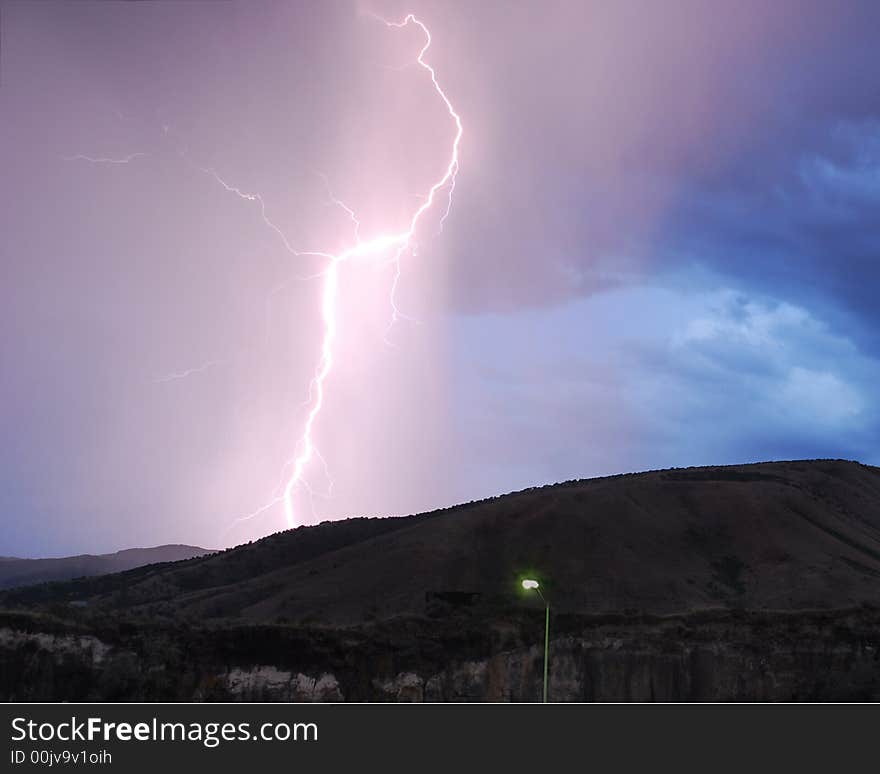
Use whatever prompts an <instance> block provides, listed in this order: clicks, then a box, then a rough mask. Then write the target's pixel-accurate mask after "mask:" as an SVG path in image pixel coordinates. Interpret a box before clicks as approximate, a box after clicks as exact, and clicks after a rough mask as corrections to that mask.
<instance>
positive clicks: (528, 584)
mask: <svg viewBox="0 0 880 774" xmlns="http://www.w3.org/2000/svg"><path fill="white" fill-rule="evenodd" d="M522 587H523V588H524V589H525V590H526V591H531V590H533V589H534V590H535V591H537V592H538V596H539V597H541V601H542V602H543V603H544V703H545V704H546V703H547V663H548V662H547V658H548V655H549V649H550V603H549V602H548V601H547V600H546V599H545V598H544V595H543V594H542V593H541V584H540V583H538V581H536V580H533V579H531V578H525V579H524V580H523V582H522Z"/></svg>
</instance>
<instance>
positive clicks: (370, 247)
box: [203, 14, 464, 527]
mask: <svg viewBox="0 0 880 774" xmlns="http://www.w3.org/2000/svg"><path fill="white" fill-rule="evenodd" d="M379 21H381V22H382V23H384V24H385V25H386V27H389V28H396V29H402V28H404V27H408V26H410V25H413V26H415V27H418V28H419V30H421V32H422V34H423V35H424V39H425V42H424V45H423V46H422V48H421V50H420V51H419V55H418V57H417V58H416V63H417V64H418V65H419V66H420V67H421V68H422V69H423V70H425V71H426V72H427V73H428V75H429V77H430V79H431V84H432V86H433V88H434V91H435V92H436V94H437V96H439V97H440V99H441V100H442V101H443V104H444V105H445V107H446V110H447V112H448V114H449V117H450V118H451V119H452V121H453V123H454V126H455V135H454V138H453V140H452V145H451V148H450V152H449V159H448V161H447V163H446V166H445V168H444V170H443V174H442V176H441V177H440V178H439V179H438V180H437V181H436V182H435V183H434V184H433V185H432V186H431V187H430V188H429V189H428V191H427V193H426V194H424V195H423V196H422V197H420V198H421V204H420V205H419V206H418V208H417V209H416V210H415V211H414V212H413V214H412V217H411V218H410V220H409V225H408V227H407V228H406V230H404V231H399V232H390V233H384V234H380V235H378V236H376V237H374V238H372V239H369V240H367V241H364V240H362V239H361V236H360V221H359V220H358V218H357V215H356V213H355V212H354V210H352V209H351V208H350V207H348V206H347V205H345V204H344V203H343V202H342V201H340V200H339V199H337V198H336V197H335V196H333V194H332V192H330V191H329V186H328V193H329V194H330V198H331V200H332V202H333V203H334V204H335V205H337V206H339V207H340V208H341V209H342V210H343V211H344V212H345V213H346V214H347V215H348V217H349V218H350V219H351V221H352V223H353V225H354V239H355V242H354V244H353V245H352V246H350V247H348V248H346V249H345V250H343V251H342V252H338V253H328V252H320V251H312V252H308V253H302V252H299V251H297V250H295V249H294V248H293V247H291V245H290V244H289V242H288V240H287V238H286V237H285V236H284V234H283V233H282V232H281V230H280V229H279V228H278V227H277V226H276V225H275V224H274V223H272V222H271V221H270V220H269V219H268V217H267V215H266V207H265V203H264V201H263V199H262V198H261V197H260V196H259V195H258V194H247V193H244V192H242V191H241V190H239V189H237V188H235V187H234V186H231V185H229V184H228V183H226V182H225V181H223V180H222V179H221V178H220V177H219V175H217V173H216V172H215V171H214V170H203V171H205V172H208V173H209V174H212V175H213V176H214V177H215V179H216V180H217V181H218V182H219V183H220V184H221V185H223V187H224V188H226V190H227V191H229V192H230V193H234V194H236V195H237V196H239V197H240V198H243V199H247V200H250V201H255V202H257V203H258V204H259V205H260V208H261V212H262V217H263V220H264V222H265V223H266V225H267V226H269V227H270V228H272V230H274V231H275V232H276V233H277V234H278V235H279V236H280V237H281V239H282V240H283V242H284V246H285V247H286V248H287V249H288V251H289V252H291V253H293V254H294V255H313V256H321V257H323V258H325V259H326V260H327V266H326V268H325V270H324V272H323V275H322V276H323V286H322V290H321V322H322V326H323V334H322V337H321V348H320V352H321V354H320V358H319V360H318V365H317V367H316V369H315V372H314V375H313V376H312V380H311V384H310V388H309V402H308V405H309V410H308V413H307V415H306V419H305V423H304V426H303V428H302V431H301V434H300V436H299V439H298V441H297V443H296V449H295V452H294V455H293V456H292V457H291V458H290V459H288V460H287V461H286V462H285V463H284V466H283V467H282V474H284V473H285V472H286V471H289V474H288V475H287V479H286V481H284V482H283V486H282V487H279V488H280V490H281V491H280V492H278V493H277V494H275V495H274V496H273V497H272V498H271V499H270V500H269V502H267V503H266V504H264V505H263V506H261V507H260V508H258V509H257V510H255V511H254V512H252V513H250V514H248V515H246V516H243V517H241V518H240V519H237V520H236V522H235V523H239V522H242V521H247V520H250V519H253V518H256V517H257V516H259V515H261V514H263V513H265V512H267V511H268V510H270V509H271V508H273V507H275V506H277V505H279V504H281V505H283V507H284V516H285V519H286V521H287V525H288V527H295V526H296V524H297V519H296V514H295V511H294V504H293V496H294V492H295V491H296V490H297V488H298V487H300V486H305V487H306V488H307V489H309V487H308V484H307V482H306V481H305V479H304V476H305V472H306V468H307V467H308V465H309V463H310V462H311V461H312V459H313V458H314V457H319V458H320V459H321V460H322V461H323V458H321V457H320V454H319V453H318V451H317V448H316V447H315V443H314V440H313V431H314V428H315V424H316V422H317V421H318V417H319V416H320V414H321V411H322V409H323V408H324V403H325V400H326V381H327V377H328V376H329V375H330V372H331V370H332V369H333V365H334V345H335V343H336V336H337V315H336V308H337V300H338V289H339V272H340V269H341V268H342V266H343V265H344V264H345V263H346V262H347V261H350V260H352V259H355V258H376V257H382V256H386V255H388V254H392V255H393V258H392V260H393V262H394V264H395V274H394V280H393V282H392V286H391V295H390V301H391V308H392V318H391V325H393V324H394V323H395V322H396V321H397V320H398V319H401V318H405V317H406V316H405V315H403V314H402V313H401V312H400V310H399V308H398V306H397V302H396V294H397V288H398V285H399V283H400V273H401V260H402V258H403V256H404V255H405V254H406V253H407V252H410V253H414V252H415V247H416V236H417V231H418V228H419V224H420V222H421V220H422V218H423V216H424V215H425V213H427V212H428V211H429V210H430V209H431V208H432V207H433V206H434V202H435V200H436V199H437V198H438V196H439V195H440V192H441V191H443V190H444V189H446V190H447V191H448V193H447V202H446V207H445V209H444V211H443V213H442V215H441V217H440V228H441V229H442V227H443V223H444V221H445V220H446V217H447V216H448V215H449V211H450V208H451V206H452V194H453V191H454V190H455V181H456V176H457V174H458V169H459V147H460V145H461V138H462V135H463V133H464V129H463V126H462V122H461V117H460V116H459V114H458V113H457V112H456V110H455V108H454V107H453V105H452V102H451V101H450V99H449V97H448V96H447V94H446V92H445V91H444V90H443V88H442V87H441V85H440V83H439V81H438V80H437V74H436V72H435V70H434V68H433V67H432V66H431V65H430V64H429V63H428V62H427V61H425V54H426V53H427V52H428V49H429V48H430V47H431V43H432V39H431V33H430V31H429V30H428V28H427V26H426V25H425V24H424V23H423V22H421V21H420V20H419V19H418V18H416V16H415V15H414V14H408V15H407V16H406V17H405V18H404V19H403V21H400V22H393V21H387V20H385V19H379ZM325 182H326V181H325ZM386 340H387V333H386ZM325 471H326V464H325ZM309 491H310V489H309ZM276 492H277V490H276Z"/></svg>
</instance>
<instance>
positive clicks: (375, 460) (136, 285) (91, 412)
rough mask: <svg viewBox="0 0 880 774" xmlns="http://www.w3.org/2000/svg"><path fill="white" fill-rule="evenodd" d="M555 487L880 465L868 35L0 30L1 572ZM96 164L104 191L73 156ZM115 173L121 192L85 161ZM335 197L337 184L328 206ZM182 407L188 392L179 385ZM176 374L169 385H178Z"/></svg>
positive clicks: (576, 18) (502, 11)
mask: <svg viewBox="0 0 880 774" xmlns="http://www.w3.org/2000/svg"><path fill="white" fill-rule="evenodd" d="M371 12H372V13H376V14H379V15H381V16H383V17H385V18H390V19H401V18H402V17H403V16H404V15H405V14H406V13H408V12H413V13H415V14H417V15H418V16H419V17H420V18H421V19H422V20H423V21H424V22H425V23H426V24H427V25H428V26H429V27H430V29H431V33H432V35H433V45H432V47H431V49H430V51H429V53H428V55H427V59H428V60H429V62H430V63H431V64H432V65H433V66H434V67H435V68H436V71H437V75H438V78H439V79H440V81H441V83H442V85H443V87H444V88H445V90H446V91H447V93H448V94H449V96H450V98H451V99H452V101H453V103H454V105H455V107H456V109H457V111H458V112H459V114H460V115H461V117H462V120H463V122H464V131H465V133H464V137H463V141H462V148H461V171H460V173H459V177H458V181H457V187H456V190H455V195H454V201H453V206H452V210H451V212H450V215H449V218H448V220H447V221H446V222H445V224H444V228H443V230H442V233H439V229H438V228H436V226H437V222H436V220H432V221H430V222H429V223H428V224H427V225H426V227H425V228H424V229H422V233H421V234H420V239H419V244H418V249H417V251H416V254H415V255H408V256H406V257H405V259H404V262H403V267H402V271H403V273H402V278H401V284H400V292H399V295H398V303H399V306H400V308H401V311H403V312H404V313H406V314H407V315H409V316H411V317H412V318H415V321H412V320H409V319H404V320H401V321H399V322H398V323H397V324H396V325H395V326H394V327H393V328H392V330H391V331H390V333H388V336H387V338H388V342H386V341H385V340H384V339H385V335H386V327H387V324H388V321H389V318H390V314H391V307H390V303H389V288H390V283H391V280H392V278H393V266H392V265H390V264H389V263H388V261H385V260H378V261H360V262H353V263H351V264H348V265H346V266H345V267H344V271H343V272H342V274H341V275H340V291H339V306H338V309H339V315H338V322H339V339H338V342H337V359H336V362H335V364H334V369H333V371H332V373H331V374H330V376H329V377H328V380H327V402H326V405H325V408H324V410H323V412H322V414H321V415H320V417H319V420H318V423H317V424H316V427H315V440H316V443H317V446H318V448H319V449H320V451H321V453H322V455H323V458H324V459H325V460H326V465H327V471H328V472H329V473H330V475H331V476H332V488H331V486H330V481H329V480H328V476H327V474H326V472H325V470H324V466H323V465H322V464H321V463H320V462H315V463H313V464H312V465H310V466H309V469H308V473H307V480H308V482H309V485H310V487H311V489H312V491H313V495H312V496H311V497H309V496H308V493H307V491H306V490H305V489H302V490H301V491H300V492H299V493H298V499H297V509H298V514H299V516H300V517H301V519H302V521H304V522H306V523H311V522H313V521H318V520H322V519H325V518H341V517H345V516H352V515H388V514H401V513H410V512H416V511H420V510H425V509H429V508H432V507H437V506H444V505H449V504H452V503H454V502H459V501H463V500H470V499H475V498H479V497H484V496H489V495H493V494H498V493H501V492H505V491H510V490H514V489H520V488H523V487H526V486H530V485H532V484H543V483H548V482H554V481H560V480H565V479H569V478H579V477H587V476H592V475H601V474H606V473H614V472H623V471H632V470H641V469H648V468H658V467H670V466H678V465H701V464H716V463H732V462H743V461H755V460H763V459H780V458H785V459H789V458H797V457H846V458H854V459H859V460H862V461H864V462H868V463H872V464H880V452H878V450H877V449H878V440H880V414H878V409H880V399H878V397H877V390H876V385H877V384H878V382H880V336H878V333H880V325H878V323H880V311H878V310H880V306H878V304H877V302H876V298H877V289H878V281H880V268H878V261H877V259H878V256H880V233H878V230H877V225H876V224H877V223H878V222H880V218H878V216H880V67H878V66H877V65H878V63H877V54H876V31H877V29H880V6H877V4H876V3H873V2H865V3H857V2H850V3H846V2H844V3H839V4H835V7H834V9H833V13H832V9H831V8H830V6H829V4H828V3H825V2H812V3H811V2H805V1H801V2H775V3H767V2H764V1H763V0H762V2H756V1H754V2H753V1H751V0H747V1H745V2H744V1H742V0H741V1H740V2H735V3H734V2H730V3H724V2H702V3H696V2H669V3H652V2H647V1H645V2H639V3H628V2H619V3H607V2H595V3H590V2H571V3H562V2H559V3H554V2H546V1H544V0H542V1H541V2H531V3H530V2H515V3H514V2H470V3H463V2H418V1H417V2H413V3H410V4H404V3H398V2H389V3H384V2H379V1H378V0H377V1H376V2H373V3H365V2H364V3H354V2H321V3H318V2H309V3H295V2H246V3H245V2H241V3H236V2H191V3H187V2H141V3H123V2H94V3H92V2H76V3H70V2H67V3H52V2H40V3H33V2H13V1H5V2H4V1H2V0H0V23H2V31H0V34H2V41H0V234H2V240H0V256H2V264H0V265H2V276H3V282H2V286H0V287H2V299H0V300H2V304H0V439H2V441H0V513H2V518H0V555H23V556H28V555H29V556H40V555H53V554H65V553H74V552H81V551H93V552H94V551H107V550H116V549H119V548H123V547H128V546H133V545H155V544H159V543H169V542H187V543H195V544H200V545H204V546H209V547H220V546H224V545H230V544H234V543H239V542H242V541H246V540H249V539H253V538H256V537H259V536H262V535H264V534H267V533H269V532H273V531H276V530H278V529H282V528H284V527H285V522H284V518H283V514H282V512H281V509H279V508H274V509H271V510H269V511H267V512H266V513H265V514H263V515H261V516H260V517H258V518H255V519H252V520H250V521H247V522H245V523H240V524H235V520H236V519H237V518H239V517H241V516H243V515H246V514H248V513H250V512H252V511H253V510H254V509H257V508H259V507H260V506H261V505H263V504H264V503H265V502H267V501H268V500H269V499H270V498H271V495H272V492H273V490H274V489H275V487H276V485H277V483H278V481H279V477H280V474H281V470H280V468H281V465H282V463H283V462H284V461H285V460H286V459H287V458H289V456H290V455H291V453H292V451H293V448H294V446H295V444H296V440H297V438H298V437H299V435H300V433H301V431H302V425H303V421H304V419H305V412H306V411H307V405H306V402H307V401H308V398H309V393H308V385H309V380H310V378H311V375H312V373H313V371H314V368H315V365H316V362H317V359H318V356H319V347H320V341H321V339H320V337H321V316H320V300H321V280H320V278H319V279H302V278H303V277H308V276H309V275H313V274H314V273H316V272H319V271H321V269H322V268H323V262H322V261H321V260H317V259H314V258H305V257H300V258H297V257H294V256H292V255H290V254H289V253H288V252H287V251H286V250H285V247H284V244H283V242H282V240H281V238H280V237H279V236H278V234H277V233H275V232H274V231H272V230H271V229H270V228H268V227H267V225H266V224H265V223H264V221H263V219H262V218H261V210H260V205H259V203H258V202H253V201H248V200H244V199H242V198H240V197H238V196H236V195H235V194H234V193H230V192H228V191H226V190H225V189H224V188H223V186H221V185H220V184H219V183H218V181H217V180H216V179H215V178H214V177H213V176H212V175H211V174H209V173H207V172H205V171H204V170H205V169H208V168H210V169H213V170H215V171H216V173H217V174H218V175H220V176H221V178H222V179H223V180H225V181H226V182H228V183H229V184H230V185H233V186H236V187H237V188H239V189H240V190H241V191H244V192H248V193H255V194H257V193H258V194H259V195H260V196H261V197H262V199H263V202H264V203H265V205H266V212H267V215H268V217H269V219H270V220H271V221H272V222H273V223H275V224H277V225H278V226H279V227H280V228H281V229H282V231H283V232H284V234H285V236H286V237H287V239H288V240H289V242H290V243H291V244H293V245H294V246H295V247H297V248H298V249H307V250H309V249H317V250H324V251H331V252H333V251H338V250H341V249H344V248H345V247H346V246H347V245H349V244H350V243H351V241H352V239H353V235H352V229H351V223H350V221H348V220H347V219H346V216H345V213H344V212H342V211H341V210H340V209H339V208H337V207H334V206H333V205H332V203H331V202H330V200H329V198H328V193H327V187H326V184H325V182H324V181H325V179H326V181H327V182H328V183H329V185H330V186H331V188H332V190H333V193H334V194H335V195H336V196H338V197H340V198H341V199H342V200H344V201H345V202H346V204H348V205H350V206H351V207H353V208H354V209H355V210H356V211H357V212H358V213H359V215H360V217H361V222H362V234H363V233H366V234H367V235H375V234H378V233H382V232H384V231H387V230H389V229H399V228H400V227H401V225H403V224H405V223H406V220H407V218H408V217H409V216H410V215H411V213H412V211H413V208H414V207H418V204H419V202H420V201H421V200H420V199H419V198H418V194H420V193H424V192H425V191H426V190H427V188H428V187H430V185H431V184H432V182H433V181H434V180H436V179H437V178H438V177H440V176H441V175H442V170H443V167H444V165H445V163H446V161H447V159H448V151H449V145H450V143H451V139H452V135H453V131H454V127H453V125H452V124H451V122H450V120H449V117H448V115H446V113H445V112H444V109H443V105H442V103H441V102H440V101H439V100H438V98H437V95H436V93H435V92H434V91H433V89H432V87H431V84H430V81H429V80H427V74H426V73H425V71H424V70H422V69H421V68H419V67H418V66H415V65H414V64H413V63H414V60H415V57H416V56H417V55H418V51H419V48H420V47H421V45H422V39H421V37H420V36H419V34H418V30H415V29H406V30H391V29H388V28H386V27H385V26H384V25H382V23H381V22H379V21H377V20H376V19H374V18H372V17H371V16H370V13H371ZM89 159H92V160H91V161H90V160H89ZM100 159H112V160H115V161H123V160H126V159H128V160H127V161H125V162H124V163H110V162H109V161H99V160H100ZM322 176H324V177H322ZM183 374H187V375H186V376H183ZM177 376H180V378H175V377H177Z"/></svg>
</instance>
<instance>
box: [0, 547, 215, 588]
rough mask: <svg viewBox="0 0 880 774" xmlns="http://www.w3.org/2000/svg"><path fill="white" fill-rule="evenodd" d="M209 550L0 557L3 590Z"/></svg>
mask: <svg viewBox="0 0 880 774" xmlns="http://www.w3.org/2000/svg"><path fill="white" fill-rule="evenodd" d="M207 553H210V552H209V551H208V550H207V549H204V548H196V547H195V546H183V545H166V546H156V547H155V548H129V549H126V550H124V551H117V552H116V553H114V554H98V555H92V554H82V555H80V556H65V557H60V558H57V559H16V558H12V557H2V558H0V589H7V588H12V587H14V586H27V585H30V584H34V583H45V582H47V581H62V580H68V579H70V578H80V577H84V576H92V575H106V574H107V573H113V572H122V571H124V570H130V569H132V568H133V567H141V566H142V565H146V564H154V563H156V562H176V561H179V560H181V559H191V558H192V557H194V556H204V555H205V554H207Z"/></svg>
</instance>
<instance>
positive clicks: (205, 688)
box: [0, 460, 880, 701]
mask: <svg viewBox="0 0 880 774" xmlns="http://www.w3.org/2000/svg"><path fill="white" fill-rule="evenodd" d="M526 575H528V576H533V577H537V578H539V579H540V580H541V582H542V585H543V588H544V589H545V593H546V594H547V595H548V597H549V599H550V600H551V603H552V611H553V614H552V617H551V645H550V650H551V657H550V658H551V666H550V698H551V700H557V701H571V700H733V699H739V700H759V701H768V700H824V699H864V700H873V699H878V698H880V470H878V469H877V468H872V467H868V466H864V465H860V464H858V463H853V462H845V461H827V460H820V461H808V462H780V463H764V464H758V465H743V466H732V467H723V468H691V469H682V470H667V471H657V472H651V473H643V474H634V475H627V476H615V477H611V478H604V479H592V480H586V481H572V482H566V483H564V484H557V485H553V486H547V487H543V488H538V489H531V490H526V491H523V492H518V493H514V494H511V495H506V496H504V497H499V498H494V499H492V500H487V501H482V502H477V503H470V504H467V505H461V506H456V507H454V508H449V509H446V510H443V511H437V512H433V513H429V514H423V515H420V516H411V517H406V518H400V519H350V520H347V521H343V522H333V523H324V524H320V525H317V526H314V527H304V528H299V529H296V530H291V531H288V532H283V533H279V534H276V535H272V536H270V537H268V538H265V539H263V540H260V541H257V542H255V543H252V544H248V545H244V546H239V547H237V548H235V549H230V550H228V551H224V552H221V553H216V554H211V555H207V556H204V557H201V558H196V559H191V560H188V561H181V562H173V563H165V564H156V565H150V566H147V567H141V568H138V569H135V570H131V571H128V572H124V573H118V574H115V575H107V576H102V577H97V578H86V579H80V580H76V581H70V582H65V583H49V584H42V585H39V586H31V587H27V588H22V589H12V590H9V591H6V592H3V593H0V608H2V611H3V612H0V698H3V699H6V700H9V699H17V700H61V699H66V700H77V699H81V700H82V699H96V700H135V701H138V700H192V699H203V700H245V701H247V700H281V701H288V700H303V701H309V700H350V701H358V700H365V699H366V700H405V701H410V700H415V701H418V700H438V701H440V700H443V701H460V700H472V701H473V700H477V701H479V700H505V701H507V700H512V701H522V700H525V701H531V700H536V699H538V698H540V693H541V659H542V644H543V610H542V608H541V607H540V602H539V600H537V599H535V598H534V596H528V595H525V594H524V592H522V590H521V588H519V583H518V582H519V580H520V579H521V578H522V577H524V576H526Z"/></svg>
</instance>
